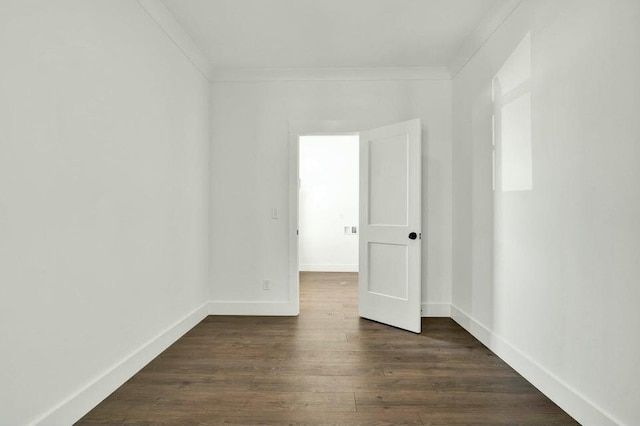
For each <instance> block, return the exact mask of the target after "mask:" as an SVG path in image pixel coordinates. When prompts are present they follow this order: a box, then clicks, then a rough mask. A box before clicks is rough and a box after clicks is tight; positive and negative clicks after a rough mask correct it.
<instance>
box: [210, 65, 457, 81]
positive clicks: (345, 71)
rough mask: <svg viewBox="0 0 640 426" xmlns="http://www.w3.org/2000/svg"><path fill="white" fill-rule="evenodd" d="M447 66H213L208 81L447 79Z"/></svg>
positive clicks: (448, 77) (448, 76)
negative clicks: (231, 67) (226, 67)
mask: <svg viewBox="0 0 640 426" xmlns="http://www.w3.org/2000/svg"><path fill="white" fill-rule="evenodd" d="M450 78H451V76H450V74H449V71H448V70H447V68H446V67H412V68H401V67H398V68H255V69H225V68H213V69H212V70H211V80H212V81H216V82H218V81H219V82H234V81H236V82H242V81H367V80H368V81H371V80H374V81H375V80H449V79H450Z"/></svg>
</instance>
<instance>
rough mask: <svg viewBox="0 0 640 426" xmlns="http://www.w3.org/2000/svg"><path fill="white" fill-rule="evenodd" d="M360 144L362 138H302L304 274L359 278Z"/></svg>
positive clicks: (348, 136) (302, 250)
mask: <svg viewBox="0 0 640 426" xmlns="http://www.w3.org/2000/svg"><path fill="white" fill-rule="evenodd" d="M358 144H359V137H358V135H331V136H330V135H324V136H301V137H300V165H299V170H300V171H299V175H300V189H299V201H298V203H299V217H298V223H299V225H298V226H299V230H300V236H299V240H298V241H299V244H300V246H299V256H300V257H299V264H300V270H301V271H324V272H358V234H357V233H352V231H351V228H352V227H354V226H355V227H356V228H357V227H358V209H359V205H358V204H359V198H358V193H359V190H358V185H359V177H358V170H359V164H358V163H359V161H360V159H359V155H358V153H359V146H358ZM345 227H348V228H349V233H348V234H345V231H344V228H345Z"/></svg>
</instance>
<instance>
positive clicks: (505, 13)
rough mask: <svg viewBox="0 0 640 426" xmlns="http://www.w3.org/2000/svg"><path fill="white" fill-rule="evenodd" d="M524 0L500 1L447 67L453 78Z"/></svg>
mask: <svg viewBox="0 0 640 426" xmlns="http://www.w3.org/2000/svg"><path fill="white" fill-rule="evenodd" d="M522 1H523V0H508V1H505V2H498V4H497V5H496V6H495V7H494V9H493V10H492V11H491V12H490V13H488V14H487V16H486V17H485V18H484V19H483V20H482V21H481V22H480V24H479V25H478V26H477V27H476V28H475V30H473V32H472V33H471V35H470V36H469V37H468V38H467V39H466V40H465V42H464V43H463V44H462V47H461V48H460V49H459V50H458V52H457V53H456V54H455V55H454V56H453V59H452V60H451V62H450V63H449V66H448V67H447V68H448V70H449V75H450V76H451V78H452V79H453V78H455V77H456V75H458V73H459V72H460V71H461V70H462V69H463V68H464V67H465V65H467V63H468V62H469V61H470V60H471V58H473V57H474V56H475V54H476V53H477V52H478V50H480V48H481V47H482V46H484V44H485V43H486V42H487V41H488V40H489V39H490V38H491V36H492V35H493V34H494V33H495V32H496V31H497V30H498V28H500V26H501V25H502V24H503V23H504V21H506V20H507V18H508V17H509V16H510V15H511V14H512V13H513V11H514V10H516V8H517V7H518V6H519V5H520V4H521V3H522Z"/></svg>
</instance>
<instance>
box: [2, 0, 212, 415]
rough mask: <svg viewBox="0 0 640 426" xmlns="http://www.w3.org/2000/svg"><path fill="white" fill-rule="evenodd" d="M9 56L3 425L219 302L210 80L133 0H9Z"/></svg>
mask: <svg viewBox="0 0 640 426" xmlns="http://www.w3.org/2000/svg"><path fill="white" fill-rule="evenodd" d="M0 52H2V66H0V346H1V347H2V349H1V350H0V424H3V425H21V424H27V423H31V422H33V421H35V420H36V419H38V418H41V417H42V416H43V415H45V414H46V413H48V412H50V411H51V410H53V409H54V408H56V407H57V406H59V404H63V403H64V402H65V400H66V399H67V398H72V397H73V396H74V395H75V394H76V392H79V391H81V390H82V389H83V388H84V387H85V386H87V385H91V384H92V383H94V381H95V380H96V379H99V378H100V376H101V375H102V374H103V373H105V372H107V371H109V370H110V369H111V368H113V367H115V366H117V364H118V363H119V362H121V361H124V360H125V358H126V357H128V356H129V355H131V354H132V353H134V351H136V350H138V349H139V348H140V347H142V346H143V345H144V344H145V343H147V342H149V341H151V340H152V339H153V338H155V337H156V336H158V335H159V334H160V333H162V332H163V331H165V330H167V329H168V328H169V327H170V326H172V325H174V324H175V323H176V322H178V321H179V320H181V319H183V318H184V317H185V316H186V315H188V314H189V313H191V312H193V311H194V310H195V309H196V308H198V307H199V306H200V305H202V304H203V303H204V302H205V300H206V299H207V296H208V282H207V274H208V272H207V268H208V198H209V195H208V187H209V176H208V167H209V166H208V158H209V154H208V152H209V149H208V131H209V130H208V125H209V117H208V99H209V94H208V93H209V92H208V91H209V87H208V82H207V80H206V79H205V78H204V77H203V76H202V74H200V73H199V72H198V71H197V70H196V69H195V68H194V66H193V65H192V63H191V62H190V61H189V60H188V59H186V57H185V56H184V55H183V54H182V53H181V51H180V50H179V49H178V48H177V47H176V46H175V45H174V43H173V42H172V41H171V40H170V39H169V38H168V37H167V35H166V34H165V33H164V32H163V31H162V30H161V29H160V28H159V27H158V26H157V24H156V23H155V22H154V21H153V20H152V19H151V18H150V16H148V15H147V13H146V12H145V11H144V10H143V9H142V8H141V6H140V5H139V4H138V3H137V2H135V1H131V0H92V1H85V0H58V1H53V2H52V1H48V0H31V1H18V0H16V1H2V2H0ZM117 384H118V383H116V385H117ZM89 408H90V407H89ZM77 414H78V413H71V414H70V417H66V420H64V421H62V420H60V419H61V418H59V417H58V418H57V421H56V424H68V423H71V422H72V421H73V416H75V415H77Z"/></svg>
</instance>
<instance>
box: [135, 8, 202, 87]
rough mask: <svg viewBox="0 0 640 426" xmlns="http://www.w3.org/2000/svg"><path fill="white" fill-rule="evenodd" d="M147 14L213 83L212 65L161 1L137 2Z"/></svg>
mask: <svg viewBox="0 0 640 426" xmlns="http://www.w3.org/2000/svg"><path fill="white" fill-rule="evenodd" d="M137 1H138V3H139V4H140V6H142V8H143V9H144V10H145V12H147V14H148V15H149V16H150V17H151V18H152V19H153V20H154V21H155V22H156V23H157V24H158V26H159V27H160V28H162V30H163V31H164V32H165V33H166V34H167V36H169V38H170V39H171V41H173V43H174V44H175V45H176V46H177V47H178V49H180V50H181V51H182V53H184V55H185V56H186V57H187V59H189V60H190V61H191V63H192V64H193V65H194V66H195V67H196V68H197V69H198V70H199V71H200V72H201V73H202V75H204V76H205V77H206V78H207V80H209V81H211V76H212V73H211V64H210V63H209V60H208V59H207V57H206V56H205V55H204V53H202V51H201V50H200V48H198V45H196V43H195V42H194V41H193V39H192V38H191V37H190V36H189V34H187V32H186V31H185V30H184V28H182V26H181V25H180V24H179V23H178V21H176V18H174V17H173V15H172V14H171V12H170V11H169V10H168V9H167V7H166V6H165V5H164V3H162V1H161V0H137Z"/></svg>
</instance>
